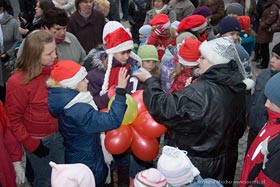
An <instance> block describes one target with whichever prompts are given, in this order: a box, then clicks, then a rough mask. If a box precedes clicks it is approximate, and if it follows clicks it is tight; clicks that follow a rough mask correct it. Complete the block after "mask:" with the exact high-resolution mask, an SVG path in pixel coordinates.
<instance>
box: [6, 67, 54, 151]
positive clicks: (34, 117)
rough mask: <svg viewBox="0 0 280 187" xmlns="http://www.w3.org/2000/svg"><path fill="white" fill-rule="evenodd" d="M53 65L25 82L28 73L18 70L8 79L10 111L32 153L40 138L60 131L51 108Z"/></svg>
mask: <svg viewBox="0 0 280 187" xmlns="http://www.w3.org/2000/svg"><path fill="white" fill-rule="evenodd" d="M50 71H51V67H44V68H43V70H42V72H41V74H40V75H39V76H37V77H36V78H34V79H33V80H31V81H30V82H29V83H28V84H24V83H23V80H24V73H23V72H22V71H16V72H15V73H14V74H13V75H12V76H11V77H10V79H9V80H8V82H7V92H6V103H5V107H6V111H7V116H8V118H9V120H10V129H11V132H12V133H13V134H14V136H15V137H16V139H17V140H18V141H19V142H20V143H22V144H23V146H24V147H25V148H26V149H27V150H28V151H29V152H30V153H32V152H33V151H34V150H35V149H36V148H37V147H38V146H39V143H40V139H41V138H44V137H47V136H48V135H51V134H53V133H55V132H57V131H58V124H57V119H56V118H54V117H53V116H52V115H51V113H50V112H49V110H48V91H47V88H46V80H47V79H48V77H49V75H50Z"/></svg>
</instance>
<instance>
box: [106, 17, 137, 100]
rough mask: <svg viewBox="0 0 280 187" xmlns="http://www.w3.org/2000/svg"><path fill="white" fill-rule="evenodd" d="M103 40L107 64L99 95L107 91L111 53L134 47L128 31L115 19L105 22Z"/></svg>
mask: <svg viewBox="0 0 280 187" xmlns="http://www.w3.org/2000/svg"><path fill="white" fill-rule="evenodd" d="M103 42H104V44H105V45H106V53H107V54H108V65H107V70H106V73H105V76H104V81H103V85H102V89H101V91H100V95H104V94H105V93H107V91H108V84H109V77H110V72H111V68H112V62H113V55H114V54H115V53H119V52H122V51H127V50H131V49H133V47H134V45H133V40H132V37H131V33H130V31H129V30H128V29H125V28H124V26H123V25H122V24H121V23H119V22H117V21H109V22H107V23H106V24H105V26H104V29H103Z"/></svg>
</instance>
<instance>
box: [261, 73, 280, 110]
mask: <svg viewBox="0 0 280 187" xmlns="http://www.w3.org/2000/svg"><path fill="white" fill-rule="evenodd" d="M279 85H280V73H277V74H276V75H274V76H273V77H271V78H270V79H269V80H268V82H267V83H266V85H265V89H264V94H265V96H266V97H267V98H268V99H269V100H270V101H271V102H272V103H274V104H276V105H277V106H278V107H279V108H280V86H279Z"/></svg>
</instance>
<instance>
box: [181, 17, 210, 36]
mask: <svg viewBox="0 0 280 187" xmlns="http://www.w3.org/2000/svg"><path fill="white" fill-rule="evenodd" d="M206 26H207V20H206V18H205V17H203V16H201V15H191V16H188V17H185V18H184V19H183V20H182V21H181V22H180V24H179V26H178V30H177V32H178V33H180V32H183V31H186V30H191V31H198V30H200V29H203V28H205V27H206Z"/></svg>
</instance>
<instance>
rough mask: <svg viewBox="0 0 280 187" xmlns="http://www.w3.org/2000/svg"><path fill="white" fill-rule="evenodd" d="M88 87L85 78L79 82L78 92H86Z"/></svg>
mask: <svg viewBox="0 0 280 187" xmlns="http://www.w3.org/2000/svg"><path fill="white" fill-rule="evenodd" d="M87 87H88V80H87V79H86V78H84V79H83V80H82V81H81V82H79V84H78V86H77V88H76V90H78V91H79V92H86V91H88V90H87Z"/></svg>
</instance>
